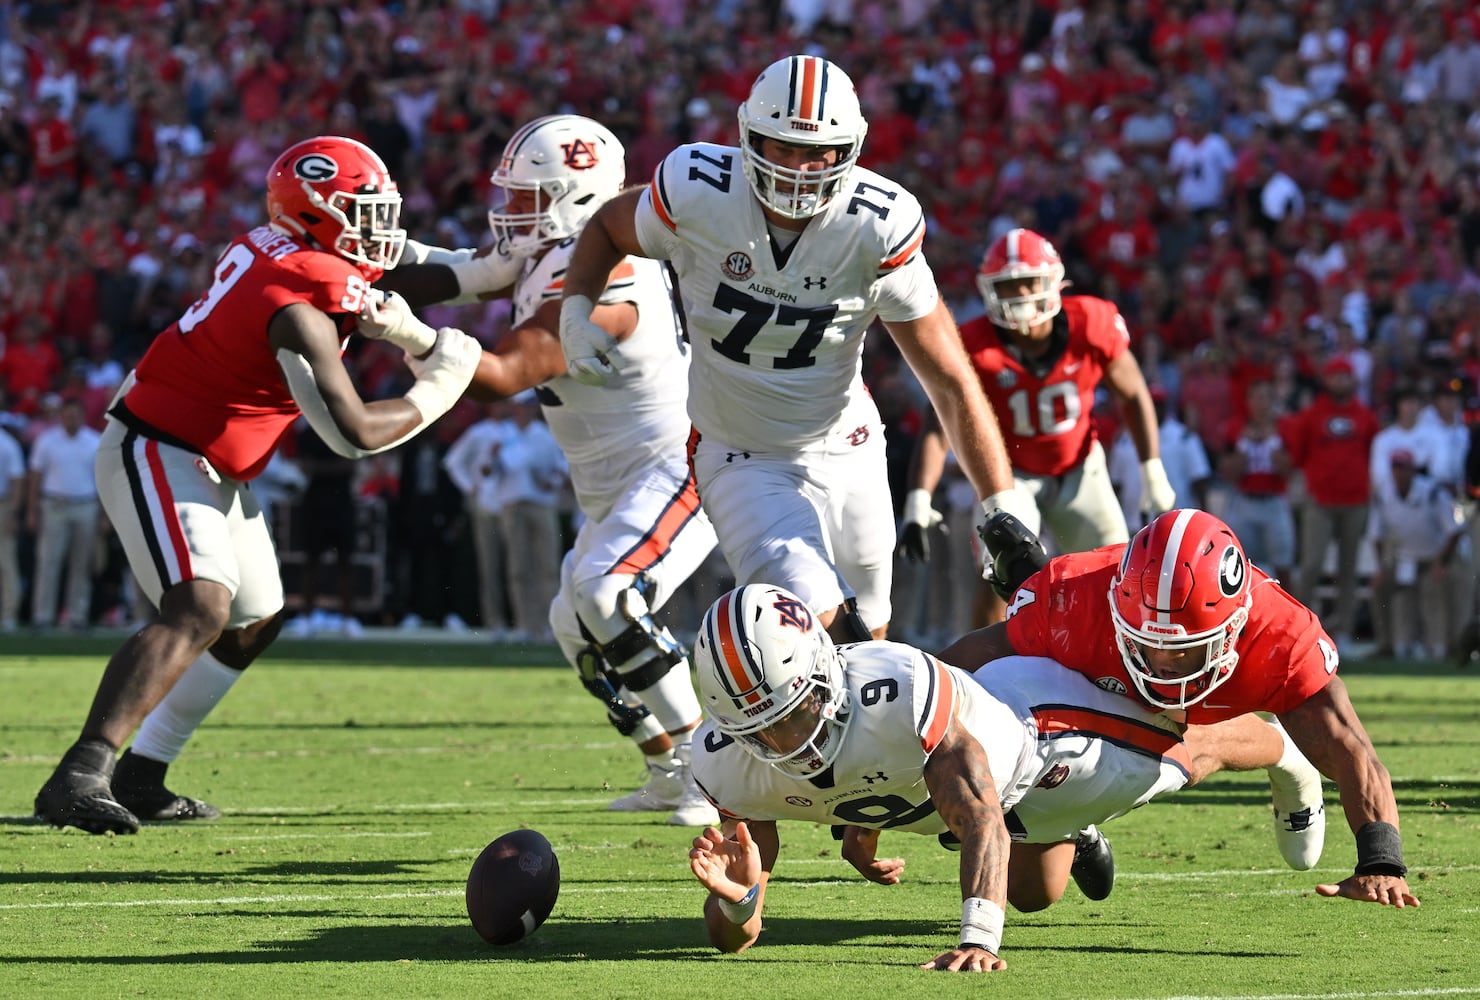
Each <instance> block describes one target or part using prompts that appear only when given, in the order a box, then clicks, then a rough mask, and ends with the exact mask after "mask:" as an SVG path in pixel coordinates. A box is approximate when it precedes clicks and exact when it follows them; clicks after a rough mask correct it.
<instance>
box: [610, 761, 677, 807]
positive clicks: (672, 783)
mask: <svg viewBox="0 0 1480 1000" xmlns="http://www.w3.org/2000/svg"><path fill="white" fill-rule="evenodd" d="M647 769H648V780H647V783H646V784H644V785H643V786H642V787H641V788H639V789H638V790H637V791H635V792H630V793H628V794H627V795H623V796H622V797H621V798H619V799H613V800H612V801H611V804H609V805H608V806H607V807H606V808H607V809H608V810H609V811H611V812H666V811H668V810H670V809H677V808H678V807H679V805H680V804H681V803H682V802H683V798H684V766H683V762H682V761H680V760H679V759H678V758H677V757H674V758H672V759H670V760H669V761H667V762H666V763H660V762H658V761H648V765H647Z"/></svg>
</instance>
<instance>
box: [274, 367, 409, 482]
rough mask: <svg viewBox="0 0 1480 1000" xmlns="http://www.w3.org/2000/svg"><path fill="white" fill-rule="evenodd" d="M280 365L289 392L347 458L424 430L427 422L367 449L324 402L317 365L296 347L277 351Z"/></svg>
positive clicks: (323, 436)
mask: <svg viewBox="0 0 1480 1000" xmlns="http://www.w3.org/2000/svg"><path fill="white" fill-rule="evenodd" d="M277 361H278V367H279V368H281V369H282V370H283V378H284V379H285V380H286V381H287V383H288V392H289V393H291V394H292V396H293V401H294V402H295V403H297V404H298V408H299V409H300V410H302V411H303V416H304V418H305V419H307V420H308V425H309V426H310V427H312V428H313V430H314V433H315V434H317V435H318V436H319V437H320V438H321V439H322V440H323V442H324V443H325V444H326V445H328V446H329V448H330V449H331V450H332V451H333V452H334V454H336V455H340V456H342V457H344V458H365V457H367V456H370V455H379V454H380V453H381V452H383V451H390V450H391V449H392V448H396V447H399V446H400V445H402V444H404V443H405V442H407V441H409V440H411V439H412V438H414V437H415V436H416V435H417V434H419V433H421V431H422V428H423V427H424V426H425V424H418V425H417V426H416V427H415V428H413V429H412V430H411V431H409V432H408V433H406V434H403V435H402V436H401V437H399V438H397V439H396V440H394V441H392V442H391V443H390V444H387V445H384V446H382V447H380V448H374V449H371V450H366V449H364V448H359V447H356V446H355V445H353V444H351V443H350V442H349V441H348V440H347V439H346V438H345V436H344V432H343V431H341V430H340V429H339V425H338V424H337V423H335V422H334V416H333V414H331V413H330V412H329V404H328V403H325V402H324V397H323V394H322V393H320V392H319V383H318V382H317V381H316V380H315V379H314V377H313V369H312V368H311V367H309V364H308V361H307V359H305V358H304V357H303V355H301V354H295V353H294V352H293V351H289V350H280V351H278V352H277Z"/></svg>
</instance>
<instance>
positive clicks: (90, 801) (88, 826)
mask: <svg viewBox="0 0 1480 1000" xmlns="http://www.w3.org/2000/svg"><path fill="white" fill-rule="evenodd" d="M112 770H113V748H112V747H110V746H108V745H107V744H106V743H103V742H102V741H100V740H85V741H78V742H77V743H75V744H73V746H72V748H71V749H70V750H68V751H67V753H66V755H65V756H63V757H62V761H61V763H60V764H58V765H57V769H56V770H55V771H53V772H52V775H51V777H50V778H49V779H48V780H47V782H46V784H44V785H42V786H41V791H39V792H37V793H36V805H35V810H36V816H37V818H38V819H43V820H45V821H46V822H48V823H50V824H51V825H52V826H56V827H64V826H75V827H77V828H78V829H79V830H86V831H87V832H88V833H138V832H139V818H138V817H137V816H135V815H134V814H133V813H131V812H129V811H128V810H127V809H125V808H124V807H123V806H122V805H121V804H120V803H119V802H118V801H117V800H115V799H114V798H113V796H112V794H111V793H110V792H109V790H108V781H109V777H110V774H111V772H112Z"/></svg>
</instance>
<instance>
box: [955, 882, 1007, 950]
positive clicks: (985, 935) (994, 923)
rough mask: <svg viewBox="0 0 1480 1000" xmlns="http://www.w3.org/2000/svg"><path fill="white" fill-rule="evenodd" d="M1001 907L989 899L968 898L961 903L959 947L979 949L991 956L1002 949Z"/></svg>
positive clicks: (1002, 915) (1003, 917) (1003, 916)
mask: <svg viewBox="0 0 1480 1000" xmlns="http://www.w3.org/2000/svg"><path fill="white" fill-rule="evenodd" d="M1004 919H1005V915H1004V914H1003V912H1002V907H1000V906H998V905H997V904H996V903H994V902H992V901H991V900H990V899H982V898H981V897H980V896H968V897H967V898H966V899H964V900H962V901H961V947H962V948H980V949H982V950H983V951H990V952H991V953H992V954H993V955H995V954H997V950H998V949H999V948H1001V947H1002V923H1003V920H1004Z"/></svg>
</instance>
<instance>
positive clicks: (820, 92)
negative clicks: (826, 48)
mask: <svg viewBox="0 0 1480 1000" xmlns="http://www.w3.org/2000/svg"><path fill="white" fill-rule="evenodd" d="M816 62H817V64H818V67H819V68H820V70H821V78H820V79H819V80H818V81H817V112H816V113H815V114H814V115H813V116H812V117H813V118H821V117H822V116H823V114H824V113H825V112H826V110H827V74H828V70H829V69H830V68H831V67H832V63H830V62H828V61H827V60H826V59H817V60H816Z"/></svg>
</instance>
